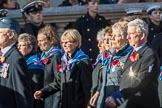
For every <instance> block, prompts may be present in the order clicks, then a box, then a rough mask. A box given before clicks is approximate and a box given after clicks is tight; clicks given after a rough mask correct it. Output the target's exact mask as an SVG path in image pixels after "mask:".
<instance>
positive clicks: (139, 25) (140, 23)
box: [128, 19, 148, 36]
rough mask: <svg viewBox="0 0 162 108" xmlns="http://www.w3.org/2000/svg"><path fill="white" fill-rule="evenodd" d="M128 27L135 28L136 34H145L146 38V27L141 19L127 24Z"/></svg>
mask: <svg viewBox="0 0 162 108" xmlns="http://www.w3.org/2000/svg"><path fill="white" fill-rule="evenodd" d="M129 26H136V32H137V34H138V35H139V34H141V33H145V34H146V35H147V36H148V25H147V24H146V22H145V21H143V20H142V19H135V20H133V21H130V22H129V23H128V27H129Z"/></svg>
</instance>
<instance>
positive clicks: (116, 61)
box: [112, 59, 120, 66]
mask: <svg viewBox="0 0 162 108" xmlns="http://www.w3.org/2000/svg"><path fill="white" fill-rule="evenodd" d="M112 65H113V66H120V60H118V59H117V60H113V61H112Z"/></svg>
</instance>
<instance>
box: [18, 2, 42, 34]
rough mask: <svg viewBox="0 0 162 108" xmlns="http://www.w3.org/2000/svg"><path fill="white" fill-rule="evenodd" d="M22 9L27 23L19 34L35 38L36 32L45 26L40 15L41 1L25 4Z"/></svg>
mask: <svg viewBox="0 0 162 108" xmlns="http://www.w3.org/2000/svg"><path fill="white" fill-rule="evenodd" d="M22 9H23V12H24V13H25V15H26V17H27V20H29V22H28V23H26V24H25V25H24V26H23V28H22V30H21V32H22V33H29V34H31V35H33V36H35V37H37V34H38V31H39V30H40V29H41V28H43V27H44V26H45V25H44V23H43V13H42V10H43V1H39V0H38V1H33V2H30V3H28V4H26V5H25V6H24V7H23V8H22Z"/></svg>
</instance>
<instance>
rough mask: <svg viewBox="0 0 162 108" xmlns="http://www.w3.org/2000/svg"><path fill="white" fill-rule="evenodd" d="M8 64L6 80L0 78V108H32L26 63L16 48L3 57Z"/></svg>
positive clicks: (13, 47)
mask: <svg viewBox="0 0 162 108" xmlns="http://www.w3.org/2000/svg"><path fill="white" fill-rule="evenodd" d="M4 56H5V58H6V63H7V64H9V68H8V71H7V78H3V77H0V108H33V100H32V99H33V98H32V94H31V93H32V91H31V87H30V81H29V73H28V69H27V66H26V62H25V60H24V59H23V57H22V55H21V54H20V52H19V51H18V49H17V48H16V46H12V47H11V49H10V50H9V51H8V52H7V53H6V54H5V55H4Z"/></svg>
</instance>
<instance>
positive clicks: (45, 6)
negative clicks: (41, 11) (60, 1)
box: [43, 0, 50, 8]
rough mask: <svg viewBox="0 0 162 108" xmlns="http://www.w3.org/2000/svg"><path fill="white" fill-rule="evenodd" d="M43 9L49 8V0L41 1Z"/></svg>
mask: <svg viewBox="0 0 162 108" xmlns="http://www.w3.org/2000/svg"><path fill="white" fill-rule="evenodd" d="M43 2H44V3H43V7H44V8H49V7H50V0H43Z"/></svg>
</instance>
